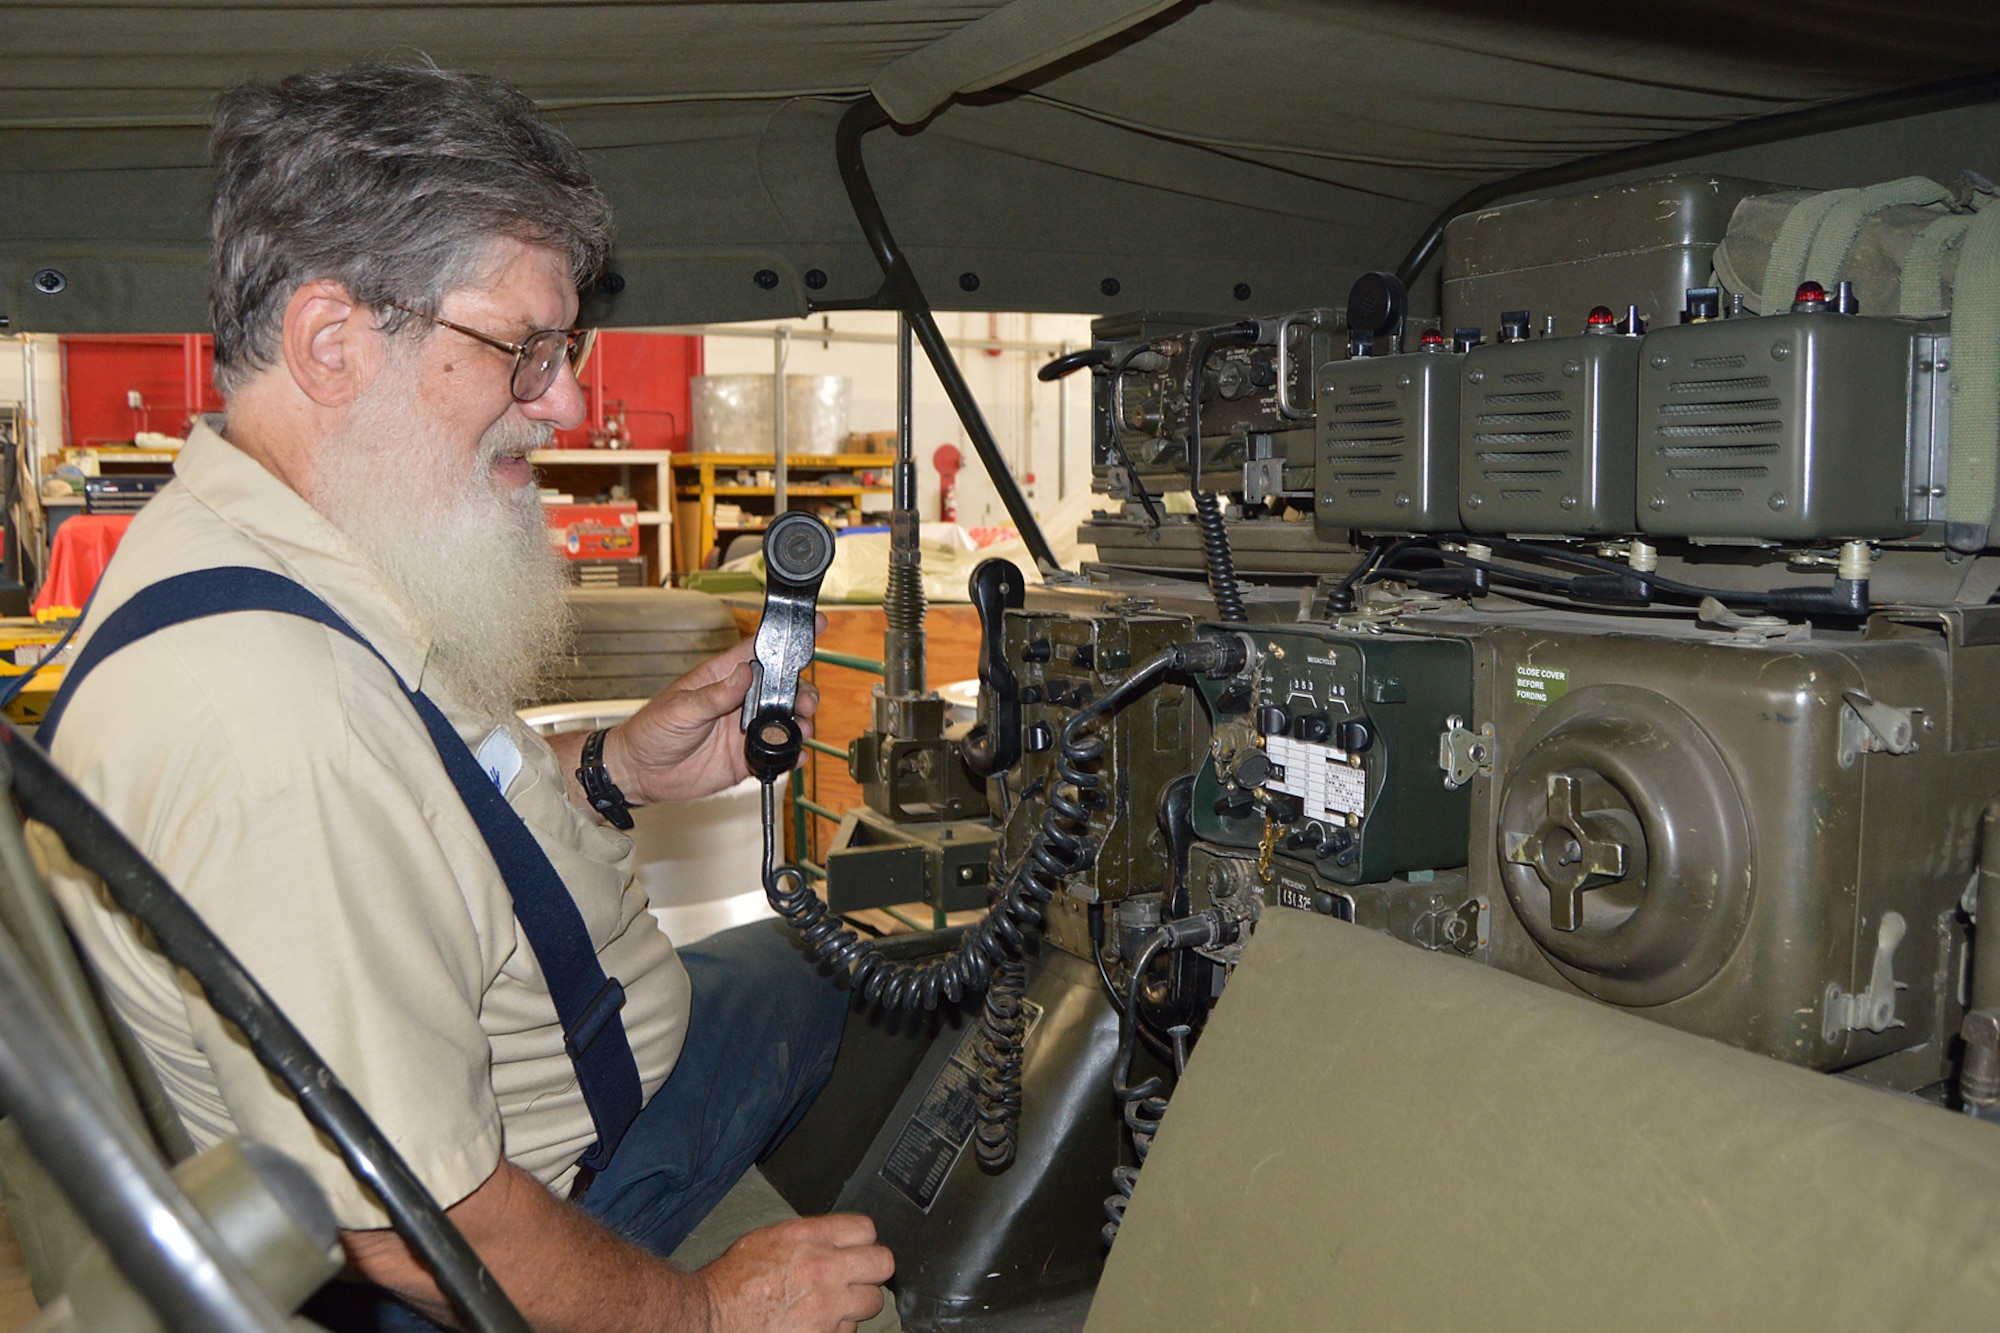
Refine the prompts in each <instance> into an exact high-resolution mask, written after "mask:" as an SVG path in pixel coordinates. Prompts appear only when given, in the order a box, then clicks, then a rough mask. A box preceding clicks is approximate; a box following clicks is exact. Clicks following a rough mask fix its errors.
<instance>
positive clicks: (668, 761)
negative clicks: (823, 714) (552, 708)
mask: <svg viewBox="0 0 2000 1333" xmlns="http://www.w3.org/2000/svg"><path fill="white" fill-rule="evenodd" d="M825 631H826V616H825V615H823V614H822V615H821V616H820V617H819V623H818V627H817V631H816V632H818V633H824V632H825ZM755 649H756V639H755V638H754V637H752V638H748V639H745V640H744V641H743V642H741V643H739V644H737V645H736V646H735V647H734V648H731V649H730V650H729V651H728V652H725V653H718V654H717V655H716V656H714V657H711V658H709V659H708V661H706V662H703V663H702V664H701V665H700V666H698V667H696V668H695V669H694V670H692V671H690V672H688V673H687V674H686V675H685V676H682V677H681V678H680V679H679V680H677V681H675V682H674V683H673V684H671V685H669V686H667V688H666V689H664V690H661V691H660V692H659V693H658V694H656V695H654V696H653V697H652V699H651V700H650V701H648V702H647V704H646V706H645V707H644V708H641V709H640V710H639V711H638V712H636V713H634V714H633V715H632V716H631V717H629V718H627V719H626V720H625V721H624V722H622V723H620V724H619V725H618V726H616V727H613V728H612V729H611V734H610V735H608V736H606V737H605V738H604V766H605V768H606V770H608V771H609V772H610V774H611V780H612V781H613V782H616V783H617V784H618V790H620V791H622V792H624V793H625V799H626V800H628V801H630V802H632V804H634V805H656V804H658V803H660V802H662V801H692V800H694V799H696V798H697V797H701V796H708V795H711V794H713V793H715V792H719V791H723V790H726V789H727V788H729V787H733V786H735V785H736V784H737V783H739V782H741V781H742V780H743V779H744V778H746V777H748V776H750V770H749V768H748V767H747V766H746V765H745V764H744V762H743V732H742V730H741V729H740V727H739V725H738V724H739V722H740V721H741V716H742V712H743V696H744V695H746V694H748V693H749V692H750V676H751V671H750V659H751V657H752V656H754V655H755ZM818 709H819V690H818V689H817V688H815V687H814V686H813V685H812V684H811V683H809V682H807V681H800V682H799V691H798V700H797V702H796V704H795V705H794V711H795V712H796V713H797V715H798V719H799V730H800V731H802V732H804V733H805V734H806V735H807V736H811V735H812V734H813V729H812V717H813V714H814V713H815V712H816V711H817V710H818ZM550 744H551V746H552V747H553V748H554V749H555V752H556V757H557V759H558V760H559V761H560V762H561V763H562V765H563V770H564V772H566V773H567V772H569V771H570V770H572V769H574V768H575V767H576V763H577V752H578V751H579V750H580V749H581V747H582V745H583V737H582V736H581V735H577V736H574V737H570V736H558V737H553V738H551V741H550ZM570 788H571V791H570V797H571V799H572V800H574V801H576V802H577V803H578V804H579V805H581V804H586V802H585V801H584V800H583V789H582V788H581V787H580V786H578V785H577V784H576V783H575V782H574V781H572V782H571V783H570Z"/></svg>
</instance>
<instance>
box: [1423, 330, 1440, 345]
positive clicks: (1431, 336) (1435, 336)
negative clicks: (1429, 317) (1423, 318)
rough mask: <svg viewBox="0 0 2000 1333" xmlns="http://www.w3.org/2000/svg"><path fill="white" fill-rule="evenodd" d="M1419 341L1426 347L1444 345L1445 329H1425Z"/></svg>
mask: <svg viewBox="0 0 2000 1333" xmlns="http://www.w3.org/2000/svg"><path fill="white" fill-rule="evenodd" d="M1417 341H1418V342H1419V343H1420V344H1422V345H1423V346H1425V347H1442V346H1444V331H1443V330H1442V329H1425V330H1424V336H1423V337H1421V338H1419V339H1418V340H1417Z"/></svg>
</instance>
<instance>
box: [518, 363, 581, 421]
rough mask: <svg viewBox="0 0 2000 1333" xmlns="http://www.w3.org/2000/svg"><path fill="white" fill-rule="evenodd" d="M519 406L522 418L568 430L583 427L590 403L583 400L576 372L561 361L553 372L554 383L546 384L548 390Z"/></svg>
mask: <svg viewBox="0 0 2000 1333" xmlns="http://www.w3.org/2000/svg"><path fill="white" fill-rule="evenodd" d="M520 406H521V414H522V415H523V416H526V417H529V418H531V419H533V420H535V421H547V422H551V423H553V424H554V425H555V428H556V429H557V430H569V429H570V428H571V427H573V426H580V425H582V424H583V418H584V416H585V414H586V413H587V412H588V410H589V403H588V402H587V401H586V399H585V398H584V393H583V385H582V384H581V383H579V382H578V381H577V378H576V371H575V370H574V369H573V368H572V367H571V366H570V364H569V362H568V360H567V359H565V360H564V361H563V363H562V368H561V369H560V370H558V371H557V372H556V378H555V383H553V384H551V385H549V387H548V390H547V391H546V392H545V393H543V394H542V396H541V397H540V398H537V399H535V400H534V401H532V402H527V403H522V404H521V405H520Z"/></svg>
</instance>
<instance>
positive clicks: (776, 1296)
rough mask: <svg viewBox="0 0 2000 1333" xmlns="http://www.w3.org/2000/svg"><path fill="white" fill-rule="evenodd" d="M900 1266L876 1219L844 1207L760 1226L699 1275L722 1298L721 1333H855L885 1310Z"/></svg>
mask: <svg viewBox="0 0 2000 1333" xmlns="http://www.w3.org/2000/svg"><path fill="white" fill-rule="evenodd" d="M895 1271H896V1260H895V1258H894V1257H893V1256H892V1255H891V1254H890V1253H889V1251H887V1250H885V1249H883V1248H882V1247H881V1246H880V1245H877V1244H876V1243H875V1224H874V1223H873V1222H871V1221H869V1220H868V1219H867V1218H865V1217H862V1216H859V1215H858V1214H854V1213H836V1214H834V1215H832V1216H830V1217H804V1218H800V1219H799V1220H798V1221H796V1222H780V1223H779V1224H778V1225H777V1226H773V1227H764V1228H762V1229H760V1230H757V1231H753V1232H751V1233H750V1234H749V1235H747V1236H745V1237H743V1239H741V1240H739V1241H737V1242H736V1243H735V1244H734V1245H732V1246H730V1247H729V1248H728V1249H727V1250H725V1251H723V1254H722V1257H721V1258H719V1259H717V1260H715V1262H713V1263H711V1264H709V1265H708V1267H706V1268H704V1269H702V1270H701V1272H699V1273H698V1274H696V1276H697V1277H699V1278H700V1279H701V1280H702V1282H703V1283H705V1284H706V1285H707V1286H708V1289H709V1292H710V1294H711V1298H712V1300H713V1302H714V1310H715V1320H714V1326H715V1328H716V1330H717V1333H738V1331H739V1330H742V1333H750V1330H757V1331H758V1333H763V1331H764V1330H770V1331H771V1333H779V1331H780V1330H784V1331H785V1333H790V1330H795V1329H797V1330H804V1329H826V1328H835V1329H840V1330H842V1333H847V1331H848V1330H852V1329H853V1328H854V1327H855V1326H856V1325H857V1324H859V1323H860V1322H861V1321H862V1320H864V1319H872V1318H874V1317H875V1316H876V1315H877V1314H879V1313H881V1310H882V1284H883V1283H884V1282H887V1281H888V1280H889V1278H890V1276H891V1275H892V1274H893V1273H894V1272H895Z"/></svg>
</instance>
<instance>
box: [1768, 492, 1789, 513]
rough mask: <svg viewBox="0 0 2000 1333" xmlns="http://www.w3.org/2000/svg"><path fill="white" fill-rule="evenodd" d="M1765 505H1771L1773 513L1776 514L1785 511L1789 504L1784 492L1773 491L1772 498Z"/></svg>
mask: <svg viewBox="0 0 2000 1333" xmlns="http://www.w3.org/2000/svg"><path fill="white" fill-rule="evenodd" d="M1764 503H1765V504H1767V505H1769V506H1770V507H1771V510H1772V512H1774V513H1775V512H1777V511H1778V510H1780V509H1783V508H1784V507H1785V505H1786V504H1787V503H1788V502H1787V501H1786V499H1785V493H1784V492H1783V491H1772V492H1771V498H1770V499H1768V500H1766V501H1765V502H1764Z"/></svg>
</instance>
